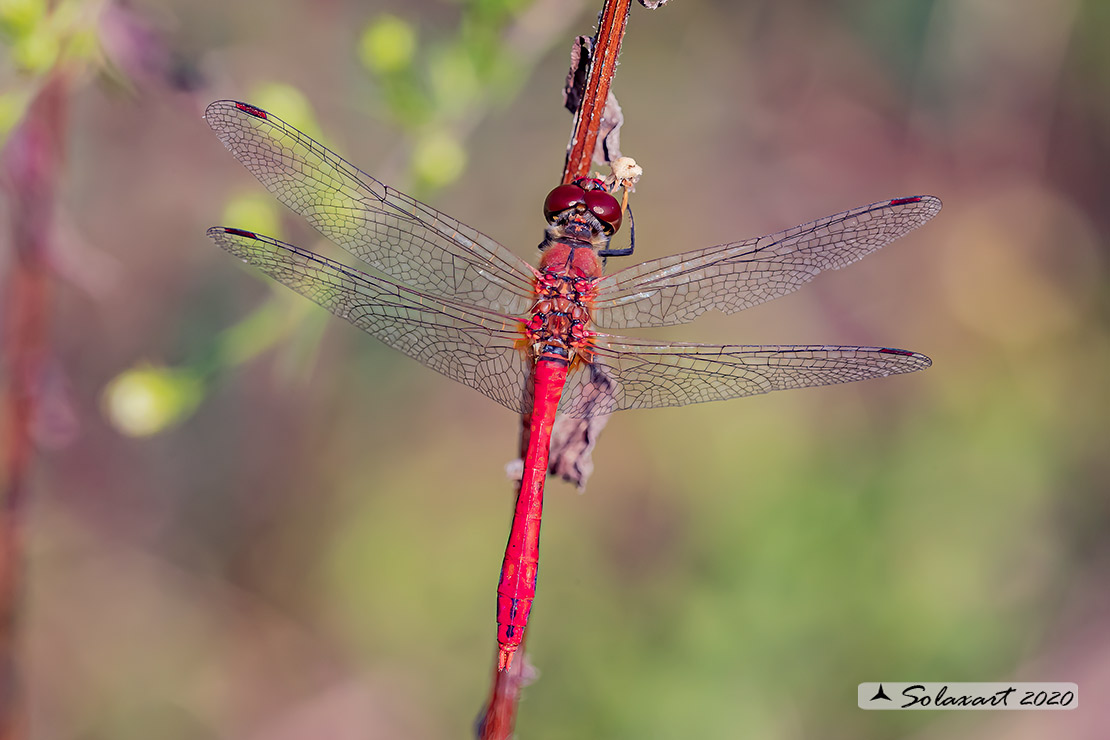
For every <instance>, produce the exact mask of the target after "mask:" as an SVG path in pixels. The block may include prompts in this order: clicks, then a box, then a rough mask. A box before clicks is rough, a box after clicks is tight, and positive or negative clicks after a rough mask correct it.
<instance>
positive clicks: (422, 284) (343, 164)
mask: <svg viewBox="0 0 1110 740" xmlns="http://www.w3.org/2000/svg"><path fill="white" fill-rule="evenodd" d="M204 118H205V120H206V121H208V125H210V126H211V127H212V129H213V130H214V131H215V132H216V135H217V136H219V138H220V141H222V142H223V143H224V146H226V147H227V148H228V149H229V150H230V151H231V153H232V154H234V155H235V157H236V158H237V159H238V160H239V161H240V162H242V163H243V165H244V166H245V167H246V168H247V169H248V170H250V171H251V173H252V174H254V176H255V177H257V178H258V180H259V181H260V182H261V183H262V184H263V185H265V186H266V187H267V188H268V189H269V190H270V192H272V193H273V194H274V195H275V196H276V197H277V198H278V200H280V201H281V202H282V203H284V204H285V205H287V206H289V207H290V208H292V209H293V210H294V211H296V212H297V213H299V214H301V215H302V216H304V217H305V218H306V219H307V220H308V221H309V223H311V224H312V225H313V226H315V227H316V228H317V229H318V230H319V231H320V233H322V234H324V235H325V236H327V237H328V238H329V239H331V240H332V241H334V242H335V243H337V244H339V245H340V246H342V247H343V248H344V249H346V250H347V251H349V252H350V253H351V254H353V255H355V256H357V257H358V258H360V259H361V260H363V261H364V262H366V263H367V264H369V265H371V266H373V267H375V268H377V269H378V270H381V271H382V272H383V273H385V274H386V275H388V276H389V277H390V278H392V279H394V280H397V281H400V282H402V283H404V284H405V285H408V286H410V287H412V288H414V289H416V290H420V291H423V292H426V293H430V294H432V295H436V296H440V297H442V298H453V299H457V300H460V301H463V302H466V303H475V304H480V305H482V306H487V307H489V308H491V309H493V310H494V311H498V312H501V313H508V314H523V313H525V312H526V311H527V310H528V309H529V307H530V302H531V298H532V276H533V274H534V273H533V270H532V268H531V266H529V265H528V263H526V262H524V261H523V260H521V259H520V258H519V257H517V256H516V255H514V254H513V253H512V252H510V251H509V250H508V249H506V248H505V247H503V246H501V245H500V244H498V243H497V242H495V241H494V240H493V239H491V238H489V237H488V236H486V235H485V234H482V233H480V232H478V231H477V230H475V229H472V228H471V227H469V226H467V225H466V224H463V223H460V222H458V221H456V220H455V219H453V218H451V217H450V216H447V215H446V214H443V213H440V212H439V211H437V210H435V209H434V208H431V207H429V206H427V205H425V204H423V203H421V202H420V201H418V200H416V199H415V198H412V197H410V196H408V195H405V194H404V193H401V192H398V191H396V190H394V189H393V188H391V187H389V186H387V185H385V184H383V183H381V182H379V181H378V180H375V179H374V178H373V177H371V176H370V175H367V174H366V173H365V172H362V171H361V170H359V169H358V168H357V167H355V166H354V165H352V164H351V163H349V162H347V161H346V160H345V159H343V158H342V157H340V156H339V155H337V154H335V153H334V152H332V151H330V150H329V149H328V148H327V147H325V146H323V145H322V144H320V143H319V142H317V141H314V140H313V139H312V138H310V137H308V136H306V135H305V134H303V133H301V132H300V131H298V130H297V129H295V128H293V127H292V126H290V125H289V124H287V123H285V122H284V121H282V120H281V119H280V118H277V117H276V116H274V115H272V114H270V113H267V112H266V111H263V110H260V109H258V108H255V107H254V106H251V105H248V104H246V103H238V102H236V101H233V100H220V101H217V102H215V103H212V104H211V105H210V106H208V110H207V111H206V112H205V114H204Z"/></svg>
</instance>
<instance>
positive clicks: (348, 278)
mask: <svg viewBox="0 0 1110 740" xmlns="http://www.w3.org/2000/svg"><path fill="white" fill-rule="evenodd" d="M208 235H209V236H210V237H212V238H213V239H214V240H215V241H216V243H217V244H219V245H220V246H221V247H223V248H224V249H226V250H227V251H228V252H230V253H231V254H233V255H235V256H236V257H239V258H240V259H242V260H243V261H244V262H247V263H249V264H252V265H254V266H255V267H258V268H259V269H261V270H262V271H263V272H265V273H266V274H267V275H269V276H270V277H272V278H274V279H275V280H278V281H280V282H282V283H284V284H285V285H287V286H289V287H290V288H292V289H293V290H295V291H297V292H298V293H300V294H301V295H304V296H305V297H307V298H310V299H312V300H313V301H315V302H316V303H318V304H320V305H321V306H323V307H324V308H326V309H328V310H329V311H331V312H332V313H333V314H335V315H336V316H339V317H341V318H344V319H346V320H347V321H349V322H351V323H352V324H354V325H355V326H357V327H359V328H360V329H362V330H363V331H365V332H367V333H368V334H371V335H372V336H374V337H377V338H378V339H380V340H381V341H383V342H385V343H386V344H387V345H389V346H390V347H393V348H394V349H397V350H400V351H401V352H404V353H405V354H406V355H408V356H409V357H412V358H413V359H416V360H419V361H420V362H421V363H423V364H425V365H427V366H428V367H430V368H431V369H433V370H435V371H436V372H439V373H442V374H443V375H446V376H447V377H448V378H451V379H452V380H457V381H459V382H460V383H463V384H465V385H469V386H470V387H472V388H474V389H476V390H478V391H480V392H482V393H483V394H485V395H486V396H488V397H490V398H492V399H493V400H494V401H497V402H498V403H500V404H501V405H502V406H505V407H506V408H508V409H510V410H512V411H514V412H516V413H518V414H519V413H522V412H523V410H524V408H525V407H524V404H525V402H526V398H527V397H526V392H527V390H526V386H527V383H526V381H527V379H528V378H529V372H530V369H529V365H528V362H527V360H526V359H525V357H524V354H523V353H522V352H521V351H520V350H518V349H517V347H516V341H517V340H518V339H519V338H521V337H522V336H523V335H522V334H521V326H520V321H519V320H518V319H514V318H513V317H511V316H505V315H502V314H499V313H496V312H494V311H486V310H481V309H476V308H474V307H471V306H463V305H461V304H459V303H457V302H456V301H452V300H449V299H443V298H438V297H435V296H430V295H427V294H425V293H420V292H418V291H414V290H411V289H409V288H407V287H405V286H403V285H399V284H397V283H394V282H391V281H389V280H385V279H382V278H379V277H375V276H372V275H367V274H365V273H362V272H359V271H358V270H353V269H351V268H349V267H347V266H345V265H341V264H339V263H338V262H334V261H332V260H329V259H327V258H325V257H321V256H320V255H318V254H315V253H314V252H310V251H308V250H306V249H301V248H299V247H295V246H293V245H291V244H285V243H284V242H280V241H278V240H276V239H271V238H269V237H265V236H260V235H258V234H254V233H251V232H249V231H243V230H241V229H230V228H225V227H213V228H211V229H209V230H208Z"/></svg>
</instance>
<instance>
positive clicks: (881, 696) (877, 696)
mask: <svg viewBox="0 0 1110 740" xmlns="http://www.w3.org/2000/svg"><path fill="white" fill-rule="evenodd" d="M876 699H886V700H887V701H894V700H893V699H891V698H890V697H889V696H887V695H886V692H885V691H883V685H882V684H879V690H878V691H876V692H875V695H874V696H872V697H871V701H875V700H876Z"/></svg>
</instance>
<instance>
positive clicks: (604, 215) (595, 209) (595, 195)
mask: <svg viewBox="0 0 1110 740" xmlns="http://www.w3.org/2000/svg"><path fill="white" fill-rule="evenodd" d="M586 207H587V208H589V209H590V213H592V214H594V215H595V216H597V218H598V220H599V221H601V222H602V223H603V224H605V225H606V226H608V227H609V228H610V232H609V233H610V234H612V233H613V232H615V231H616V230H617V229H619V228H620V227H621V221H622V220H623V218H624V214H623V213H621V204H620V203H618V202H617V199H616V198H614V197H613V196H612V195H610V194H609V193H607V192H605V191H604V190H589V191H587V192H586Z"/></svg>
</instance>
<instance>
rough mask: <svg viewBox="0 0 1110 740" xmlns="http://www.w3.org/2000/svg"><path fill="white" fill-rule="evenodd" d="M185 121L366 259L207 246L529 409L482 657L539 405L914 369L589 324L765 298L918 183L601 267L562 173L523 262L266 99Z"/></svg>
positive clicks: (270, 242) (597, 228)
mask: <svg viewBox="0 0 1110 740" xmlns="http://www.w3.org/2000/svg"><path fill="white" fill-rule="evenodd" d="M205 119H206V120H207V121H208V124H209V125H210V126H211V127H212V128H213V129H214V130H215V132H216V134H217V135H218V136H219V137H220V140H221V141H223V143H224V145H225V146H226V147H227V148H228V149H229V150H231V152H232V154H234V155H235V156H236V157H237V158H238V159H239V161H240V162H242V163H243V164H244V165H245V166H246V168H247V169H248V170H250V171H251V172H252V173H253V174H254V175H255V177H257V178H258V179H259V180H260V181H261V182H262V184H263V185H265V186H266V187H267V188H269V190H270V191H271V192H272V193H273V194H274V195H275V196H276V197H277V198H278V199H279V200H281V202H283V203H284V204H285V205H287V206H289V207H290V208H292V209H293V210H294V211H296V212H297V213H299V214H301V215H302V216H303V217H304V218H306V219H308V221H309V223H311V224H312V225H313V226H314V227H316V229H317V230H319V231H320V232H321V233H322V234H323V235H324V236H326V237H328V238H329V239H331V240H332V241H334V242H335V243H336V244H338V245H340V246H341V247H343V248H344V249H346V250H347V251H348V252H350V253H351V254H352V255H354V256H355V257H357V258H359V259H360V260H362V262H364V263H365V264H366V265H368V266H369V267H371V268H373V270H374V271H375V272H374V273H370V272H363V271H361V270H358V269H354V268H352V267H348V266H346V265H344V264H341V263H339V262H335V261H333V260H330V259H328V258H326V257H323V256H320V255H318V254H316V253H314V252H310V251H308V250H306V249H301V248H300V247H295V246H293V245H291V244H285V243H283V242H280V241H278V240H276V239H271V238H269V237H266V236H262V235H260V234H255V233H253V232H250V231H244V230H242V229H236V228H230V227H214V228H212V229H209V231H208V234H209V236H211V237H212V238H213V239H214V240H215V241H216V243H217V244H219V245H220V246H221V247H223V248H224V249H226V250H227V251H228V252H230V253H232V254H233V255H236V256H237V257H239V258H241V259H242V260H243V261H244V262H248V263H250V264H252V265H254V266H256V267H258V268H259V269H261V270H262V271H263V272H265V273H266V274H268V275H270V276H271V277H273V278H275V279H276V280H279V281H281V282H282V283H284V284H285V285H287V286H289V287H290V288H292V289H293V290H295V291H297V292H299V293H301V294H303V295H305V296H307V297H308V298H311V299H312V300H314V301H316V302H317V303H319V304H320V305H322V306H324V307H325V308H327V309H328V310H330V311H331V312H332V313H334V314H336V315H337V316H340V317H342V318H344V319H346V320H347V321H349V322H351V323H352V324H354V325H356V326H358V327H360V328H361V329H363V330H364V331H366V332H367V333H369V334H371V335H373V336H375V337H377V338H378V339H380V340H381V341H383V342H385V343H386V344H388V345H389V346H390V347H393V348H395V349H398V350H400V351H402V352H404V353H405V354H407V355H408V356H410V357H413V358H415V359H416V360H419V361H420V362H421V363H423V364H425V365H427V366H428V367H430V368H432V369H433V370H436V371H438V372H440V373H442V374H444V375H446V376H447V377H449V378H452V379H454V380H457V381H459V382H461V383H464V384H466V385H468V386H470V387H471V388H474V389H475V390H477V391H479V392H481V393H484V394H485V395H486V396H489V397H490V398H492V399H493V400H494V401H497V402H498V403H500V404H501V405H503V406H505V407H507V408H509V409H510V410H512V411H513V412H515V413H518V414H522V415H524V416H525V418H526V419H528V418H529V417H530V428H529V429H530V431H529V435H528V444H527V451H526V454H525V458H524V472H523V478H522V481H521V488H520V494H519V497H518V499H517V506H516V512H515V515H514V517H513V523H512V529H511V532H510V534H509V541H508V546H507V548H506V550H505V559H504V562H503V563H502V566H501V578H500V581H499V584H498V589H497V594H498V595H497V623H498V628H497V641H498V643H499V651H500V652H499V660H498V664H499V667H500V668H501V669H502V670H504V669H506V668H508V667H509V664H510V662H511V661H512V658H513V654H514V652H515V651H516V650H517V648H518V647H519V646H520V644H521V641H522V640H523V637H524V630H525V628H526V626H527V624H528V614H529V611H530V610H531V607H532V601H533V599H534V598H535V590H536V571H537V566H538V562H539V531H540V516H541V512H542V507H543V484H544V480H545V478H546V475H547V467H548V448H549V445H550V437H551V430H552V425H553V423H554V420H555V416H556V414H557V413H561V414H567V415H570V416H572V417H579V418H583V417H592V416H597V415H601V414H609V413H611V412H613V411H619V410H621V409H634V408H650V407H658V406H682V405H685V404H689V403H700V402H702V401H717V400H723V399H728V398H738V397H740V396H751V395H756V394H759V393H766V392H768V391H774V390H785V389H788V388H803V387H807V386H820V385H831V384H833V383H847V382H851V381H856V380H865V379H867V378H877V377H882V376H886V375H893V374H896V373H907V372H913V371H915V370H922V369H924V368H926V367H928V366H929V365H930V364H931V361H930V360H929V358H928V357H926V356H925V355H922V354H918V353H917V352H909V351H907V350H901V349H891V348H887V347H850V346H828V345H804V346H779V345H765V346H758V345H728V344H726V345H708V344H686V343H678V342H653V341H648V340H640V339H631V338H626V337H619V336H613V335H609V334H603V333H600V332H598V331H596V330H595V327H605V328H610V329H620V328H632V327H652V326H668V325H672V324H681V323H685V322H687V321H691V320H693V319H695V318H697V317H698V316H700V315H701V314H703V313H705V312H706V311H709V310H711V309H715V310H718V311H723V312H725V313H733V312H735V311H740V310H743V309H745V308H748V307H750V306H754V305H756V304H758V303H762V302H764V301H767V300H770V299H772V298H777V297H778V296H781V295H785V294H787V293H789V292H791V291H793V290H795V289H797V288H798V287H799V286H801V285H802V284H803V283H806V282H808V281H809V280H811V279H812V278H813V277H814V276H816V275H817V274H818V273H819V272H821V271H822V270H828V269H838V268H841V267H844V266H845V265H848V264H850V263H852V262H855V261H856V260H858V259H860V258H862V257H864V256H865V255H867V254H870V253H871V252H873V251H875V250H876V249H879V248H880V247H882V246H884V245H885V244H888V243H890V242H891V241H893V240H894V239H897V238H898V237H900V236H902V235H904V234H906V233H907V232H909V231H911V230H913V229H915V228H917V227H918V226H920V225H922V224H923V223H925V222H926V221H928V220H929V219H930V218H932V217H933V216H935V215H936V214H937V212H938V211H939V210H940V207H941V204H940V201H939V200H938V199H936V198H934V197H932V196H927V195H920V196H913V197H909V198H895V199H893V200H884V201H881V202H878V203H873V204H871V205H867V206H862V207H860V208H855V209H852V210H850V211H845V212H844V213H838V214H836V215H834V216H828V217H826V218H822V219H820V220H817V221H813V222H812V223H808V224H805V225H803V226H796V227H794V228H792V229H788V230H786V231H781V232H779V233H776V234H770V235H768V236H762V237H759V238H756V239H749V240H746V241H741V242H733V243H730V244H722V245H719V246H715V247H709V248H706V249H700V250H697V251H693V252H686V253H684V254H679V255H674V256H671V257H663V258H660V259H655V260H649V261H647V262H642V263H640V264H638V265H633V266H631V267H627V268H625V269H623V270H620V271H618V272H614V273H612V274H609V275H604V274H602V268H603V265H604V259H605V257H608V256H624V255H626V254H629V253H631V249H625V250H610V249H609V241H610V237H611V236H612V235H613V233H614V232H616V231H617V229H619V227H620V225H621V220H622V216H623V213H622V207H621V205H620V204H619V203H618V202H617V201H616V199H615V198H614V197H613V196H612V195H611V194H610V193H609V192H608V190H607V189H606V188H605V187H604V184H603V183H602V182H601V181H599V180H591V179H585V180H579V181H577V182H576V183H573V184H567V185H560V186H558V187H556V188H555V189H554V190H552V191H551V193H550V194H549V195H548V196H547V199H546V201H545V203H544V215H545V216H546V218H547V223H548V225H547V229H546V233H545V236H544V240H543V242H542V243H541V244H540V250H541V252H542V254H541V257H540V263H539V267H538V268H535V267H532V266H531V265H530V264H528V263H527V262H525V261H524V260H522V259H520V258H519V257H517V256H516V255H514V254H513V253H512V252H510V251H509V250H508V249H506V248H505V247H503V246H501V245H500V244H498V243H497V242H496V241H494V240H493V239H491V238H489V237H488V236H486V235H485V234H483V233H481V232H479V231H477V230H475V229H473V228H471V227H469V226H467V225H465V224H462V223H460V222H458V221H456V220H455V219H453V218H451V217H450V216H447V215H445V214H443V213H440V212H439V211H437V210H435V209H433V208H430V207H429V206H427V205H425V204H423V203H421V202H420V201H418V200H416V199H414V198H411V197H409V196H408V195H405V194H404V193H401V192H398V191H397V190H394V189H393V188H391V187H389V186H388V185H385V184H384V183H381V182H379V181H378V180H375V179H374V178H373V177H371V176H370V175H367V174H366V173H365V172H362V171H361V170H359V169H358V168H357V167H355V166H354V165H352V164H350V163H349V162H347V161H346V160H344V159H343V158H341V157H339V156H338V155H336V154H335V153H333V152H331V151H329V150H328V149H327V148H326V147H324V146H322V145H321V144H319V143H318V142H316V141H313V140H312V139H311V138H309V137H308V136H305V135H304V134H303V133H301V132H300V131H298V130H296V129H295V128H293V127H292V126H290V125H289V124H287V123H285V122H284V121H282V120H281V119H279V118H277V117H275V116H273V115H271V114H269V113H267V112H266V111H263V110H261V109H259V108H256V107H254V106H252V105H248V104H246V103H239V102H235V101H227V100H225V101H218V102H215V103H213V104H212V105H210V106H209V107H208V110H207V111H206V113H205ZM378 273H382V274H384V275H385V276H387V277H383V276H381V275H379V274H378ZM526 423H528V422H526Z"/></svg>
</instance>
